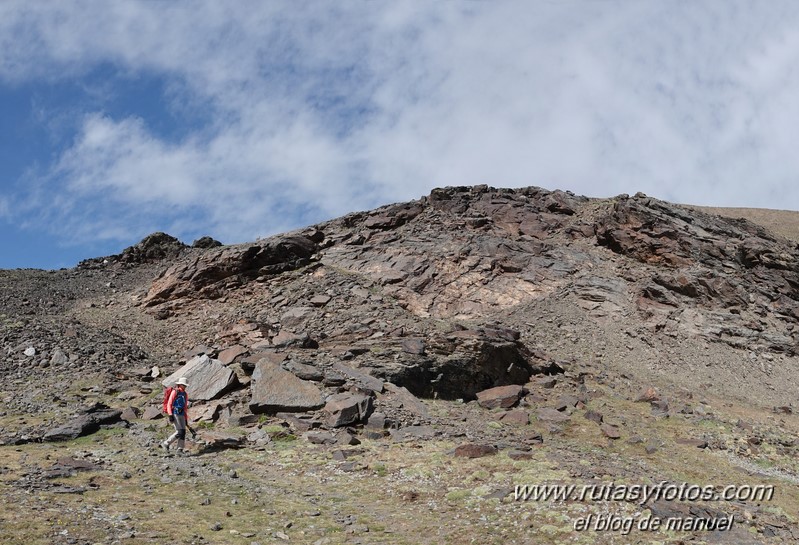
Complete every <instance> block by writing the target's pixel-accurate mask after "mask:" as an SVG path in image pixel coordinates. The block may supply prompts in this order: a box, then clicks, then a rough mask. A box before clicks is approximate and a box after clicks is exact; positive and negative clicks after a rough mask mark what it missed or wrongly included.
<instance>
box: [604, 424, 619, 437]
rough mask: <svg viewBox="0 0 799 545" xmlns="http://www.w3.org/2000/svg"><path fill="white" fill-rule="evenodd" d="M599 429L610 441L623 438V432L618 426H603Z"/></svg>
mask: <svg viewBox="0 0 799 545" xmlns="http://www.w3.org/2000/svg"><path fill="white" fill-rule="evenodd" d="M599 429H600V430H602V433H604V434H605V436H606V437H608V438H610V439H619V438H621V431H620V430H619V428H617V427H616V426H611V425H610V424H602V425H601V426H599Z"/></svg>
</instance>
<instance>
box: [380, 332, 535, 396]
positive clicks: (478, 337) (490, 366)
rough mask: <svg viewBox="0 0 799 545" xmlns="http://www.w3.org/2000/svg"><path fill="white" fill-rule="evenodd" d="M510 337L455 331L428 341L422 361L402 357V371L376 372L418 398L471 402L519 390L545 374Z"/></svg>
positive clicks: (526, 351)
mask: <svg viewBox="0 0 799 545" xmlns="http://www.w3.org/2000/svg"><path fill="white" fill-rule="evenodd" d="M514 336H516V333H515V332H508V331H503V332H499V331H498V330H491V329H479V330H463V331H454V332H452V333H449V334H445V335H440V336H436V337H433V338H431V339H430V340H429V346H428V348H427V350H426V353H425V354H424V355H422V354H413V355H412V354H407V353H404V352H402V353H401V354H400V355H399V357H401V361H402V365H401V366H399V367H397V368H386V369H380V372H381V373H382V374H383V376H384V378H385V379H386V380H388V381H390V382H393V383H394V384H400V385H402V386H405V387H406V388H408V390H410V391H411V392H412V393H413V394H414V395H417V396H420V397H434V396H436V397H440V398H442V399H457V398H463V399H474V398H475V397H476V395H477V392H480V391H482V390H486V389H488V388H493V387H495V386H503V385H508V384H524V383H526V382H527V381H528V380H529V379H530V376H531V375H532V374H533V373H538V372H544V371H545V370H546V369H549V365H550V363H549V362H543V361H539V360H537V359H536V358H535V357H534V356H533V355H532V354H531V352H530V351H529V350H528V349H527V347H526V346H525V345H524V344H522V343H521V342H519V341H517V340H508V339H509V338H510V339H512V338H513V337H514Z"/></svg>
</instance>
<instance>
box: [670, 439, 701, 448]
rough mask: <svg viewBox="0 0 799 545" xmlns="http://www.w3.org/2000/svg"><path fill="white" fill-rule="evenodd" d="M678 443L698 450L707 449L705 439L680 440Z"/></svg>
mask: <svg viewBox="0 0 799 545" xmlns="http://www.w3.org/2000/svg"><path fill="white" fill-rule="evenodd" d="M677 443H678V444H680V445H687V446H689V447H696V448H707V446H708V445H707V441H705V440H703V439H688V438H678V439H677Z"/></svg>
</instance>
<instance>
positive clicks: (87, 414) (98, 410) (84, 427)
mask: <svg viewBox="0 0 799 545" xmlns="http://www.w3.org/2000/svg"><path fill="white" fill-rule="evenodd" d="M121 416H122V411H121V410H118V409H112V408H110V407H108V406H106V405H102V404H96V405H93V406H91V407H89V408H87V409H85V410H83V411H82V412H81V413H80V414H78V415H77V416H75V417H74V418H73V419H72V420H70V421H69V422H67V423H65V424H63V425H62V426H58V427H56V428H53V429H51V430H48V431H46V432H45V433H44V435H43V436H42V441H68V440H70V439H75V438H77V437H81V436H83V435H89V434H92V433H94V432H96V431H97V430H99V429H100V426H102V425H105V424H114V423H116V422H119V420H120V418H121Z"/></svg>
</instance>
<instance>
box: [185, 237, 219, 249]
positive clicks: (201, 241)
mask: <svg viewBox="0 0 799 545" xmlns="http://www.w3.org/2000/svg"><path fill="white" fill-rule="evenodd" d="M220 246H222V243H221V242H219V241H218V240H216V239H213V238H211V237H200V238H198V239H197V240H195V241H194V242H192V244H191V247H192V248H202V249H204V250H207V249H209V248H219V247H220Z"/></svg>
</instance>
